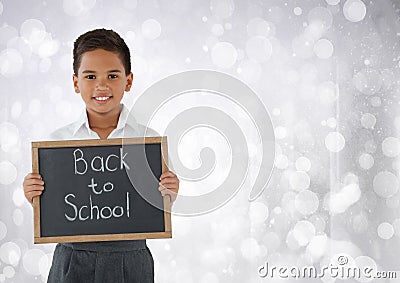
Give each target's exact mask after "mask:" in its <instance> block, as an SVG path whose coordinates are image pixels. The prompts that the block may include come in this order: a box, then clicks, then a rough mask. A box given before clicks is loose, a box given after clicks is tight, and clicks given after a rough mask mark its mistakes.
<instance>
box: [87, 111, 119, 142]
mask: <svg viewBox="0 0 400 283" xmlns="http://www.w3.org/2000/svg"><path fill="white" fill-rule="evenodd" d="M121 110H122V105H121V106H120V108H119V109H117V111H114V112H109V113H104V114H103V113H96V112H92V111H88V110H86V111H87V115H88V122H89V127H90V129H92V130H93V131H95V132H96V133H97V134H98V135H99V136H100V138H107V137H108V135H109V134H110V133H111V132H112V131H113V130H114V129H115V128H116V127H117V125H118V119H119V115H120V113H121Z"/></svg>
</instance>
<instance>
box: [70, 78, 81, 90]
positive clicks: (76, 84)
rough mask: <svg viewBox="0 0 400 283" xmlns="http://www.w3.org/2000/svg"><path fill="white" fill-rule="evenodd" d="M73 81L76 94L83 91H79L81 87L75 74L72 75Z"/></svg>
mask: <svg viewBox="0 0 400 283" xmlns="http://www.w3.org/2000/svg"><path fill="white" fill-rule="evenodd" d="M72 80H73V82H74V89H75V92H76V93H80V92H81V91H80V90H79V86H78V76H77V75H75V74H73V75H72Z"/></svg>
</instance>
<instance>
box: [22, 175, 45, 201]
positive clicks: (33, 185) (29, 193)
mask: <svg viewBox="0 0 400 283" xmlns="http://www.w3.org/2000/svg"><path fill="white" fill-rule="evenodd" d="M23 186H24V194H25V197H26V199H27V200H28V201H29V202H30V204H33V198H34V197H37V196H40V195H41V194H42V192H43V190H44V182H43V180H42V177H41V176H40V174H38V173H29V174H28V175H26V176H25V178H24V183H23Z"/></svg>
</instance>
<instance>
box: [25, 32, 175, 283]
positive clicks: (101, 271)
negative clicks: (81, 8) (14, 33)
mask: <svg viewBox="0 0 400 283" xmlns="http://www.w3.org/2000/svg"><path fill="white" fill-rule="evenodd" d="M73 58H74V63H73V69H74V75H73V83H74V89H75V92H76V93H78V94H80V95H81V97H82V100H83V101H84V103H85V105H86V111H85V112H84V113H83V114H82V115H81V117H80V118H79V119H78V121H76V122H75V123H72V124H70V125H67V126H65V127H63V128H61V129H59V130H57V131H55V132H54V133H53V134H52V139H56V140H63V139H94V138H100V139H107V138H117V137H118V138H121V137H139V136H144V135H145V134H147V135H150V136H153V135H157V134H156V133H155V132H154V131H152V130H151V129H147V128H146V127H144V126H143V125H139V124H137V123H136V121H135V119H134V118H133V117H132V116H131V115H130V114H129V111H128V110H127V109H126V107H125V106H124V105H123V104H121V100H122V98H123V96H124V92H125V91H126V92H128V91H129V90H130V88H131V86H132V81H133V75H132V73H131V61H130V52H129V48H128V46H127V45H126V43H125V42H124V40H123V39H122V38H121V37H120V36H119V35H118V34H117V33H116V32H114V31H112V30H105V29H96V30H93V31H89V32H87V33H85V34H83V35H81V36H79V37H78V39H77V40H76V41H75V43H74V50H73ZM23 187H24V192H25V197H26V199H27V200H28V201H29V202H30V203H31V204H32V201H33V198H34V197H37V196H40V195H41V194H42V191H43V190H44V182H43V180H42V178H41V177H40V175H39V174H33V173H30V174H28V175H27V176H26V177H25V179H24V183H23ZM159 190H160V191H161V194H162V195H163V196H164V195H169V196H170V197H171V200H172V201H174V200H175V199H176V195H177V193H178V190H179V180H178V178H177V177H176V175H175V174H174V173H172V172H165V173H163V174H162V175H161V178H160V187H159ZM48 282H50V283H53V282H57V283H63V282H74V283H77V282H140V283H145V282H154V262H153V258H152V255H151V253H150V250H149V249H148V248H147V246H146V241H145V240H137V241H120V242H92V243H61V244H57V246H56V249H55V251H54V257H53V262H52V266H51V269H50V273H49V278H48Z"/></svg>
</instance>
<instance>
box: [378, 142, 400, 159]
mask: <svg viewBox="0 0 400 283" xmlns="http://www.w3.org/2000/svg"><path fill="white" fill-rule="evenodd" d="M382 153H383V154H384V155H386V156H387V157H396V156H398V155H399V154H400V140H399V139H398V138H395V137H387V138H385V139H384V140H383V142H382Z"/></svg>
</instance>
